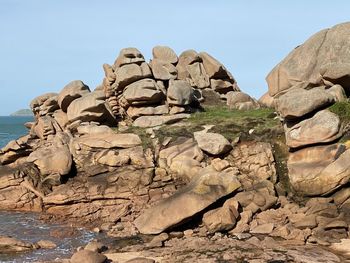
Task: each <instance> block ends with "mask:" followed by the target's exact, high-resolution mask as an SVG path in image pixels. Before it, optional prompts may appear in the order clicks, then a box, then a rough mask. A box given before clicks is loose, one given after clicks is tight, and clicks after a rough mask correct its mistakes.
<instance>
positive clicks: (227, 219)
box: [203, 199, 239, 233]
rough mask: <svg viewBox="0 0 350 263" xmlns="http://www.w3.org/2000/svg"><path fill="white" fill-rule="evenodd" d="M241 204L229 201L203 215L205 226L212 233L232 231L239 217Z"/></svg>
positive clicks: (232, 200)
mask: <svg viewBox="0 0 350 263" xmlns="http://www.w3.org/2000/svg"><path fill="white" fill-rule="evenodd" d="M238 207H239V204H238V202H237V201H236V200H234V199H228V200H227V201H226V202H225V203H224V205H223V206H222V207H219V208H217V209H213V210H210V211H208V212H206V213H205V214H204V215H203V224H204V225H205V227H206V228H207V230H208V231H209V232H210V233H214V232H219V231H228V230H231V229H232V228H233V227H234V226H235V224H236V221H237V219H238V217H239V213H238Z"/></svg>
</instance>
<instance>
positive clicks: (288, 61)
mask: <svg viewBox="0 0 350 263" xmlns="http://www.w3.org/2000/svg"><path fill="white" fill-rule="evenodd" d="M349 32H350V23H345V24H340V25H337V26H335V27H333V28H331V29H327V30H323V31H321V32H319V33H317V34H315V35H314V36H312V37H311V38H310V39H309V40H307V41H306V42H305V43H304V44H302V45H301V46H299V47H298V48H296V49H294V50H293V51H292V52H291V53H290V54H289V55H288V56H287V57H286V58H285V59H284V60H283V61H282V62H281V63H280V64H278V65H277V66H276V67H275V68H274V69H273V70H272V71H271V72H270V74H269V75H268V77H267V82H268V85H269V92H268V93H267V94H265V95H264V96H263V97H262V98H261V99H260V100H259V101H257V100H255V99H254V98H251V97H250V96H249V95H247V94H245V93H243V92H241V91H240V89H239V87H238V85H237V82H236V80H235V79H234V77H233V76H232V74H231V73H230V72H228V71H227V69H226V68H225V67H224V66H223V65H222V64H221V63H220V62H219V61H217V60H216V59H215V58H213V57H212V56H210V55H209V54H207V53H205V52H200V53H197V52H196V51H194V50H188V51H185V52H183V53H182V54H181V55H179V56H177V55H176V54H175V52H174V51H173V50H172V49H170V48H169V47H165V46H157V47H155V48H154V49H153V52H152V53H153V59H152V60H151V61H150V62H149V63H147V62H146V61H145V59H144V57H143V55H142V54H141V53H140V52H139V51H138V50H137V49H136V48H126V49H123V50H121V51H120V54H119V56H118V57H117V58H116V60H115V62H114V64H113V65H108V64H104V65H103V69H104V71H105V78H104V79H103V81H102V84H101V85H100V86H98V87H97V88H96V89H94V90H93V91H90V88H89V87H88V86H86V85H85V84H84V83H83V82H82V81H79V80H76V81H72V82H70V83H69V84H67V86H65V87H64V88H63V89H62V91H61V92H59V93H58V94H56V93H47V94H44V95H41V96H39V97H37V98H35V99H34V100H33V101H32V102H31V104H30V106H31V109H32V111H33V113H34V115H35V122H33V123H27V124H26V126H27V127H28V129H29V134H28V135H26V136H24V137H21V138H19V139H18V140H15V141H11V142H9V143H8V145H6V146H5V147H4V148H2V149H1V151H0V163H1V166H0V209H5V210H21V211H37V212H41V213H42V215H43V218H45V219H46V220H55V221H59V220H61V221H64V222H70V223H72V224H75V225H80V226H84V227H88V228H91V229H94V230H95V231H104V232H106V233H107V234H108V235H109V236H111V237H115V238H131V237H139V236H140V234H142V235H146V237H143V238H140V239H139V240H140V243H139V244H132V245H127V246H123V247H119V248H118V245H116V244H114V245H113V244H108V250H107V251H102V249H101V248H99V247H100V246H101V247H102V244H99V243H98V242H95V243H93V244H94V245H91V244H90V245H88V247H87V248H85V249H82V250H80V251H78V252H77V253H75V254H74V255H73V256H72V258H71V259H70V261H68V260H62V262H71V263H75V262H82V260H83V259H84V261H85V262H86V260H87V258H89V260H90V261H89V262H105V261H106V260H107V258H108V259H109V260H110V261H111V262H181V261H185V262H187V261H193V262H345V260H346V259H345V258H344V257H348V256H349V240H350V239H349V224H350V216H349V215H350V209H349V208H350V206H349V205H350V188H349V187H348V185H349V179H350V149H349V143H348V140H347V138H348V124H349V123H350V121H349V120H350V117H348V116H347V114H346V113H347V109H348V108H349V109H350V107H349V102H348V94H350V92H349V89H350V77H349V74H350V73H349V67H348V65H349V63H348V61H350V59H349V54H348V53H347V52H346V50H347V48H348V47H349V43H350V33H349ZM348 112H350V110H349V111H348ZM150 235H152V236H150ZM6 242H7V243H9V244H11V246H13V247H14V249H15V247H16V246H17V245H18V246H22V245H21V243H20V242H21V241H19V240H17V241H16V240H12V239H9V238H8V237H3V242H2V244H4V246H7V247H8V244H7V245H6ZM0 243H1V242H0ZM91 246H92V247H93V248H91ZM0 247H1V244H0ZM22 247H23V246H22ZM37 247H38V246H37ZM37 247H36V246H35V245H32V247H31V248H37ZM331 251H338V252H335V253H336V254H334V253H333V252H331ZM339 251H340V252H339ZM337 253H341V256H339V254H337ZM128 260H129V261H128Z"/></svg>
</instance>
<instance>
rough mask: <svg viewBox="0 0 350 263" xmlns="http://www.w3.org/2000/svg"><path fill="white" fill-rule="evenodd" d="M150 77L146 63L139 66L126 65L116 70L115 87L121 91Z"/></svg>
mask: <svg viewBox="0 0 350 263" xmlns="http://www.w3.org/2000/svg"><path fill="white" fill-rule="evenodd" d="M151 76H152V73H151V70H150V68H149V66H148V64H147V63H146V62H143V63H141V65H138V64H126V65H123V66H121V67H119V68H118V69H116V71H115V85H116V86H117V89H118V90H123V89H124V88H125V87H126V86H127V85H129V84H131V83H133V82H135V81H138V80H140V79H144V78H149V77H151Z"/></svg>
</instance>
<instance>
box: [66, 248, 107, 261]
mask: <svg viewBox="0 0 350 263" xmlns="http://www.w3.org/2000/svg"><path fill="white" fill-rule="evenodd" d="M106 260H107V257H106V256H105V255H102V254H99V253H97V252H93V251H90V250H85V249H83V250H80V251H78V252H76V253H74V255H73V256H72V257H71V259H70V262H71V263H82V262H85V263H104V262H106Z"/></svg>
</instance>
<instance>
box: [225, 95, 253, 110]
mask: <svg viewBox="0 0 350 263" xmlns="http://www.w3.org/2000/svg"><path fill="white" fill-rule="evenodd" d="M226 99H227V106H228V107H229V108H230V109H237V110H252V109H259V108H260V105H259V103H258V102H257V101H256V100H255V99H253V98H252V97H250V96H249V95H248V94H246V93H243V92H240V91H230V92H228V93H227V94H226Z"/></svg>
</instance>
